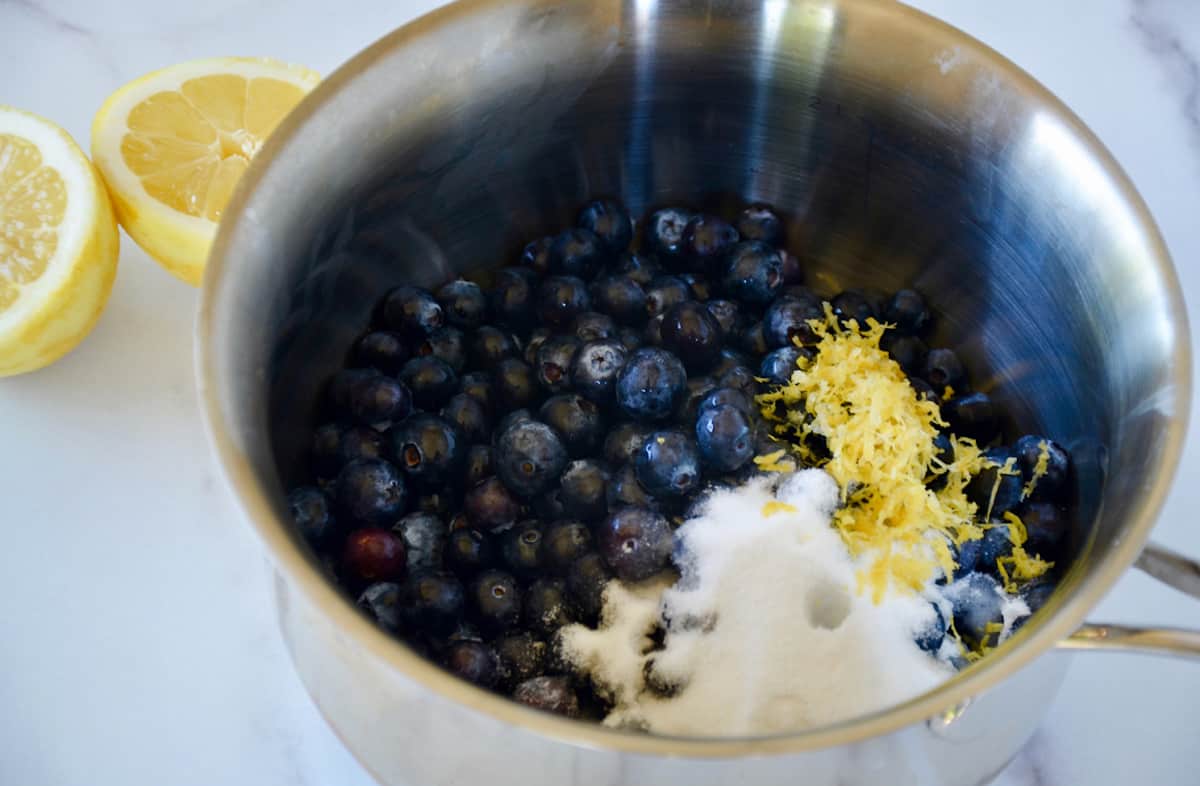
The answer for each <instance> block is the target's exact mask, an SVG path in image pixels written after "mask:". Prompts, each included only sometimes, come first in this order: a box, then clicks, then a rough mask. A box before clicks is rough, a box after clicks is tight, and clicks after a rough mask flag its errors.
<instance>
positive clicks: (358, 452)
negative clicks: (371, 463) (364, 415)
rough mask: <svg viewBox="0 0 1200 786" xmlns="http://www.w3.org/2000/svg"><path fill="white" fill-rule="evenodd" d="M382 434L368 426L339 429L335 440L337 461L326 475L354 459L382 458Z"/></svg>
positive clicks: (336, 471) (383, 450)
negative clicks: (336, 440)
mask: <svg viewBox="0 0 1200 786" xmlns="http://www.w3.org/2000/svg"><path fill="white" fill-rule="evenodd" d="M384 452H385V446H384V441H383V435H382V434H380V433H379V432H378V431H376V430H375V429H373V428H371V427H369V426H347V427H346V428H344V429H341V431H340V433H339V436H338V442H337V463H336V466H335V467H334V468H333V471H332V472H330V473H328V476H332V475H336V474H337V473H338V471H339V470H341V468H342V467H344V466H346V464H348V463H350V462H351V461H354V459H360V458H364V459H377V458H383V454H384Z"/></svg>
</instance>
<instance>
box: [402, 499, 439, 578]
mask: <svg viewBox="0 0 1200 786" xmlns="http://www.w3.org/2000/svg"><path fill="white" fill-rule="evenodd" d="M392 532H394V533H396V534H397V535H399V536H400V540H402V541H404V551H405V553H406V554H407V555H408V562H407V565H408V572H409V573H416V572H418V571H422V570H435V569H437V568H440V567H441V566H442V554H443V552H444V551H445V548H446V525H445V524H444V523H443V522H442V520H441V519H440V518H438V517H437V516H435V515H434V514H432V513H409V514H408V515H407V516H404V517H402V518H401V519H400V520H399V521H397V522H396V523H395V524H394V525H392Z"/></svg>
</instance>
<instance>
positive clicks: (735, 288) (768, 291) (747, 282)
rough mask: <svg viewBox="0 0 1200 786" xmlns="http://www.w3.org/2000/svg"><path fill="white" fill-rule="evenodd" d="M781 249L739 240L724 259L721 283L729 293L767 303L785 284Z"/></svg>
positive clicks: (744, 299) (747, 301)
mask: <svg viewBox="0 0 1200 786" xmlns="http://www.w3.org/2000/svg"><path fill="white" fill-rule="evenodd" d="M782 268H783V260H782V259H781V258H780V256H779V252H778V251H777V250H775V249H774V248H772V247H771V246H769V245H767V244H766V243H762V242H759V241H749V242H744V243H738V244H737V245H736V246H734V247H733V250H732V251H730V253H729V258H728V259H727V260H726V262H725V263H724V271H723V278H722V280H721V283H722V285H723V286H724V287H725V292H726V294H728V295H729V296H731V297H733V298H735V299H738V300H742V301H745V302H746V303H750V304H752V305H757V306H765V305H767V304H768V303H770V302H771V300H772V299H774V297H775V295H776V293H777V292H778V291H779V288H780V287H781V286H782V285H783V273H782Z"/></svg>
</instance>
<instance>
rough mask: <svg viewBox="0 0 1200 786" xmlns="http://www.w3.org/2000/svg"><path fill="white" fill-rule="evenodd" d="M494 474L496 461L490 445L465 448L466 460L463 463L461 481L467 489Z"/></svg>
mask: <svg viewBox="0 0 1200 786" xmlns="http://www.w3.org/2000/svg"><path fill="white" fill-rule="evenodd" d="M494 474H496V461H495V456H494V454H493V451H492V446H491V445H472V446H471V447H469V448H467V458H466V460H465V461H464V462H463V481H464V485H465V486H466V487H467V488H471V487H472V486H474V485H475V484H476V483H478V482H479V481H481V480H483V479H484V478H487V477H490V476H492V475H494Z"/></svg>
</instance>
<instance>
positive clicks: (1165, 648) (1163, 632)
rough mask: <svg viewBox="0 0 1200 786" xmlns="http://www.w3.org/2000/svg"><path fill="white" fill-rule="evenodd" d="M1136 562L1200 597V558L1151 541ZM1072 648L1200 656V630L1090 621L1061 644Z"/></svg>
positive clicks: (1137, 564) (1158, 576)
mask: <svg viewBox="0 0 1200 786" xmlns="http://www.w3.org/2000/svg"><path fill="white" fill-rule="evenodd" d="M1134 566H1135V567H1137V568H1138V569H1139V570H1142V571H1144V572H1145V573H1147V574H1149V575H1150V576H1152V577H1154V578H1156V579H1158V580H1159V581H1161V582H1162V583H1164V584H1166V585H1167V586H1169V587H1174V588H1175V589H1177V590H1179V591H1180V592H1183V593H1185V594H1187V595H1191V596H1192V597H1193V598H1196V599H1197V600H1200V562H1196V561H1195V560H1191V559H1188V558H1187V557H1184V556H1183V555H1182V554H1176V553H1175V552H1173V551H1171V550H1170V549H1166V548H1163V547H1162V546H1159V545H1156V544H1154V543H1150V544H1148V545H1147V546H1146V548H1145V549H1143V551H1142V554H1141V556H1139V557H1138V559H1137V562H1135V563H1134ZM1058 646H1059V647H1060V648H1062V649H1070V650H1100V651H1112V652H1122V651H1123V652H1141V653H1145V654H1147V655H1169V656H1173V657H1178V658H1194V659H1197V660H1200V630H1185V629H1183V628H1139V627H1130V626H1128V625H1104V624H1100V623H1088V624H1085V625H1083V626H1081V627H1080V628H1079V630H1077V631H1075V633H1073V634H1072V635H1071V636H1070V637H1068V638H1067V639H1066V640H1064V641H1062V642H1060V643H1059V645H1058Z"/></svg>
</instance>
